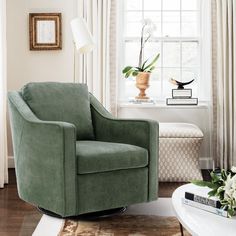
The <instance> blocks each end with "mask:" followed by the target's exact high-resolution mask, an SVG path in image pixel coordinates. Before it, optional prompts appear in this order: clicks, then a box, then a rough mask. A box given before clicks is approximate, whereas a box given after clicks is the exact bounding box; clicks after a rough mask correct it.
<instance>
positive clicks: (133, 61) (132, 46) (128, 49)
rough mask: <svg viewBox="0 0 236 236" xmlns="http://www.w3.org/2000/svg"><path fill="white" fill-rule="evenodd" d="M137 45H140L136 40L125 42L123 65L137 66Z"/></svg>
mask: <svg viewBox="0 0 236 236" xmlns="http://www.w3.org/2000/svg"><path fill="white" fill-rule="evenodd" d="M139 46H140V45H139V43H138V42H126V43H125V65H124V66H138V58H139Z"/></svg>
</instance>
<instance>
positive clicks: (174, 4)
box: [163, 0, 180, 10]
mask: <svg viewBox="0 0 236 236" xmlns="http://www.w3.org/2000/svg"><path fill="white" fill-rule="evenodd" d="M163 10H180V0H163Z"/></svg>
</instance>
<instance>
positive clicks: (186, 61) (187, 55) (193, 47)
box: [182, 42, 199, 67]
mask: <svg viewBox="0 0 236 236" xmlns="http://www.w3.org/2000/svg"><path fill="white" fill-rule="evenodd" d="M198 52H199V46H198V43H197V42H184V43H182V66H183V67H193V66H199V55H198Z"/></svg>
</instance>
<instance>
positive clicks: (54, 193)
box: [8, 92, 77, 216]
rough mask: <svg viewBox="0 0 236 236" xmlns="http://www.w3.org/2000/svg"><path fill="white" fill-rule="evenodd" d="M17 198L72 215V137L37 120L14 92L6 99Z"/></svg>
mask: <svg viewBox="0 0 236 236" xmlns="http://www.w3.org/2000/svg"><path fill="white" fill-rule="evenodd" d="M8 100H9V108H10V118H11V128H12V133H13V147H14V158H15V165H16V174H17V185H18V192H19V195H20V197H21V198H22V199H23V200H25V201H27V202H31V203H33V204H35V205H38V206H40V207H43V208H45V209H50V210H51V211H53V212H55V213H58V214H60V215H63V216H69V215H74V213H76V198H75V197H76V192H77V189H76V186H77V184H76V180H77V179H76V176H77V175H76V173H77V172H76V154H75V153H76V152H75V143H76V133H75V126H74V125H73V124H70V123H66V122H52V121H42V120H39V119H38V118H37V117H36V116H35V115H34V114H33V112H32V111H31V110H30V108H29V107H28V105H27V104H26V103H25V102H24V100H23V99H22V97H21V95H20V94H19V93H18V92H10V93H9V96H8Z"/></svg>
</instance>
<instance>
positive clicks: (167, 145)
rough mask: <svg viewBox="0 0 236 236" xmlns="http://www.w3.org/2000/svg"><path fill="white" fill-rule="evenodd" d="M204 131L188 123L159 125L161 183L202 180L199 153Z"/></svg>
mask: <svg viewBox="0 0 236 236" xmlns="http://www.w3.org/2000/svg"><path fill="white" fill-rule="evenodd" d="M202 140H203V133H202V131H201V130H200V129H199V128H198V127H197V126H196V125H193V124H188V123H159V141H160V144H159V145H160V146H159V181H167V182H186V181H190V180H193V179H202V176H201V170H200V168H199V151H200V146H201V142H202Z"/></svg>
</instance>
